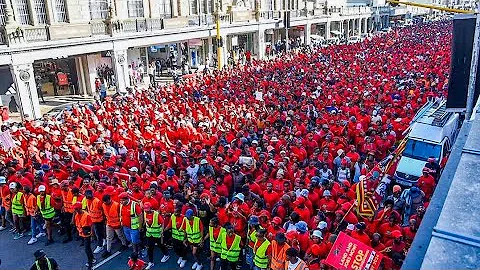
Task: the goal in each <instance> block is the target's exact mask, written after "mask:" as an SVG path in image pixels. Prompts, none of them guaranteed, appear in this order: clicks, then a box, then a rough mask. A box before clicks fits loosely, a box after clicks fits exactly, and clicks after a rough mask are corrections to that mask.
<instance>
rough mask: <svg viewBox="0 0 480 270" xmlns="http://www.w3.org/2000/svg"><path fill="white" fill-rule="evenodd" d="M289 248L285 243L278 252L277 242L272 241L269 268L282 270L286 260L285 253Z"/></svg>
mask: <svg viewBox="0 0 480 270" xmlns="http://www.w3.org/2000/svg"><path fill="white" fill-rule="evenodd" d="M289 248H290V246H289V245H288V244H287V243H285V244H283V246H282V249H280V251H278V243H277V241H275V240H273V241H272V261H271V262H270V268H272V270H283V269H284V268H285V260H286V258H287V254H286V251H287V249H289Z"/></svg>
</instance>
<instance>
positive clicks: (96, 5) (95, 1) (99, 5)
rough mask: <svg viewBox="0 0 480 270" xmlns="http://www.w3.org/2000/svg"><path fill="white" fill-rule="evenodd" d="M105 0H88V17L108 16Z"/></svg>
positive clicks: (101, 17)
mask: <svg viewBox="0 0 480 270" xmlns="http://www.w3.org/2000/svg"><path fill="white" fill-rule="evenodd" d="M108 8H109V7H108V1H107V0H90V19H92V20H102V19H106V18H107V17H108Z"/></svg>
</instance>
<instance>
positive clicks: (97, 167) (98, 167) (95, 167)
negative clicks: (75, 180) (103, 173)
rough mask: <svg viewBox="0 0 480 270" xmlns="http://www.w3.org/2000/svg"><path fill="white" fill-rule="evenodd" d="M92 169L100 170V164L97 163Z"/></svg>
mask: <svg viewBox="0 0 480 270" xmlns="http://www.w3.org/2000/svg"><path fill="white" fill-rule="evenodd" d="M92 171H94V172H96V171H100V166H97V165H95V166H93V167H92Z"/></svg>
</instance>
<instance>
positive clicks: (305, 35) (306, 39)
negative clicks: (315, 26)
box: [303, 22, 312, 45]
mask: <svg viewBox="0 0 480 270" xmlns="http://www.w3.org/2000/svg"><path fill="white" fill-rule="evenodd" d="M311 34H312V23H311V22H307V24H306V25H305V29H304V31H303V40H304V42H305V45H310V35H311Z"/></svg>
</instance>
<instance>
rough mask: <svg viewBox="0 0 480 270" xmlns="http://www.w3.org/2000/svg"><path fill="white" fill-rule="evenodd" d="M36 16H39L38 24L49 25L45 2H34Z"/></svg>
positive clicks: (42, 0)
mask: <svg viewBox="0 0 480 270" xmlns="http://www.w3.org/2000/svg"><path fill="white" fill-rule="evenodd" d="M33 5H34V9H35V15H36V16H37V23H38V24H47V8H46V5H45V0H34V1H33Z"/></svg>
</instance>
